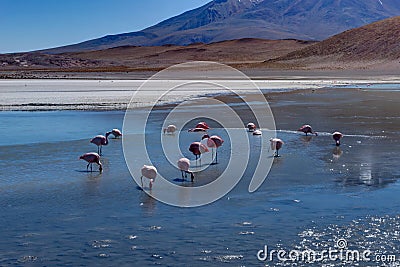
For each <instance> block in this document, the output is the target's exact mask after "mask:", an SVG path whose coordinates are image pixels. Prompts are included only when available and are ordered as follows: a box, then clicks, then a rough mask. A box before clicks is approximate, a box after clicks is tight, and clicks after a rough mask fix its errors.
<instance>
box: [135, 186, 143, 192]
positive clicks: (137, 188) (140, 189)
mask: <svg viewBox="0 0 400 267" xmlns="http://www.w3.org/2000/svg"><path fill="white" fill-rule="evenodd" d="M135 188H136V190H139V191H144V190H143V188H141V187H140V186H138V185H137V186H135Z"/></svg>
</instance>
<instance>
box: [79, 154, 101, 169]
mask: <svg viewBox="0 0 400 267" xmlns="http://www.w3.org/2000/svg"><path fill="white" fill-rule="evenodd" d="M79 159H83V160H85V161H86V162H88V165H87V166H86V170H87V171H88V169H89V165H90V171H91V172H92V171H93V168H92V164H93V163H96V164H97V165H99V171H100V172H102V171H103V166H102V165H101V162H100V155H99V154H97V153H94V152H91V153H86V154H83V155H82V156H80V157H79Z"/></svg>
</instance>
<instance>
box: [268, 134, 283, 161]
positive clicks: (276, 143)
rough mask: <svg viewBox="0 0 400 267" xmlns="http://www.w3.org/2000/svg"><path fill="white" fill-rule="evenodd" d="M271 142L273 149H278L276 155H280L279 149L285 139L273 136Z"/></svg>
mask: <svg viewBox="0 0 400 267" xmlns="http://www.w3.org/2000/svg"><path fill="white" fill-rule="evenodd" d="M269 141H270V142H271V149H272V150H276V153H275V155H274V157H279V154H278V153H279V152H278V151H279V149H281V147H282V145H283V144H284V143H283V141H282V140H281V139H279V138H271V139H269Z"/></svg>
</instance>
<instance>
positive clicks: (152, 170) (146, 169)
mask: <svg viewBox="0 0 400 267" xmlns="http://www.w3.org/2000/svg"><path fill="white" fill-rule="evenodd" d="M140 171H141V173H142V176H140V182H141V183H142V188H143V177H146V178H147V179H149V180H150V182H149V188H150V189H152V188H153V183H154V180H155V179H156V177H157V169H156V167H154V166H148V165H143V167H142V169H141V170H140Z"/></svg>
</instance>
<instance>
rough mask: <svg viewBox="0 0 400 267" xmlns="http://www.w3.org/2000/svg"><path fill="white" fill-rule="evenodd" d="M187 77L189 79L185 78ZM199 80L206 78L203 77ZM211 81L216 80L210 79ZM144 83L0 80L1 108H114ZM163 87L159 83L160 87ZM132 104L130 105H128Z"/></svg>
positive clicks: (261, 83)
mask: <svg viewBox="0 0 400 267" xmlns="http://www.w3.org/2000/svg"><path fill="white" fill-rule="evenodd" d="M186 81H189V80H186ZM252 81H253V82H254V83H255V84H256V85H257V87H258V88H259V89H261V91H262V92H263V94H264V95H265V94H269V93H273V92H290V91H297V90H305V89H313V90H318V89H323V88H330V89H331V90H338V89H340V88H342V87H352V86H354V87H360V86H369V85H381V84H398V83H400V78H397V77H386V78H385V79H383V78H382V79H373V77H370V78H369V79H343V78H336V79H327V78H325V79H311V78H310V77H308V78H307V77H298V76H297V77H291V79H268V80H266V79H264V80H261V79H260V80H252ZM167 82H169V83H172V84H174V83H177V84H179V83H181V82H185V80H157V81H156V82H155V85H152V86H155V87H154V88H152V89H151V90H154V91H155V92H157V89H158V88H160V87H159V86H165V83H167ZM202 82H210V80H204V81H202ZM211 82H218V81H216V80H213V81H211ZM220 82H222V83H230V84H231V85H232V88H235V89H237V90H238V91H239V92H240V94H243V95H246V94H252V92H254V91H252V90H254V88H246V82H243V81H240V80H236V81H235V80H221V81H220ZM143 83H144V81H143V80H58V79H42V80H38V79H33V80H23V79H20V80H0V92H1V93H2V95H3V97H2V98H1V99H0V110H1V111H31V112H32V111H60V110H78V111H86V110H87V111H117V110H125V109H126V108H127V106H128V105H129V103H130V101H131V99H132V96H133V94H134V93H135V92H136V91H137V90H138V88H140V86H141V85H142V84H143ZM161 88H163V87H161ZM224 95H229V91H227V90H212V91H210V90H209V89H208V90H207V89H204V88H196V90H193V89H192V90H186V91H179V92H178V91H177V92H174V93H172V94H170V95H167V96H166V97H164V96H163V99H162V101H160V102H159V103H158V104H157V107H163V106H168V105H173V104H176V103H181V102H184V101H189V100H196V99H198V98H206V97H218V96H224ZM152 101H154V99H153V96H152V95H150V94H149V95H148V98H145V99H140V102H138V104H137V106H134V107H133V108H136V107H138V108H140V107H143V106H149V105H150V106H151V104H150V103H152ZM130 108H132V106H130Z"/></svg>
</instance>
